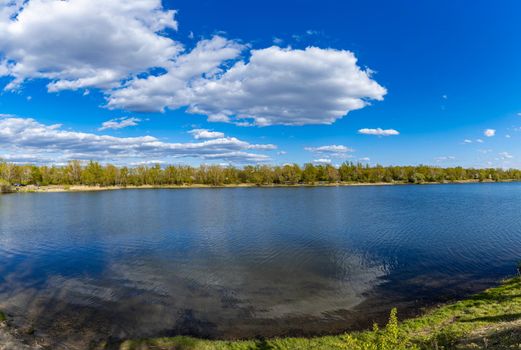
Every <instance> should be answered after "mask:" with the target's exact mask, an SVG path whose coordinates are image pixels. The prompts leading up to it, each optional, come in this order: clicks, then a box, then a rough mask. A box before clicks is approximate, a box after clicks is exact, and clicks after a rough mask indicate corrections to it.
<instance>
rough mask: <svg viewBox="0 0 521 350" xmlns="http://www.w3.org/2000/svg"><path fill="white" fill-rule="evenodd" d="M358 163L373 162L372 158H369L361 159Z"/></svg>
mask: <svg viewBox="0 0 521 350" xmlns="http://www.w3.org/2000/svg"><path fill="white" fill-rule="evenodd" d="M358 161H359V162H364V163H367V162H369V161H371V158H369V157H362V158H359V159H358Z"/></svg>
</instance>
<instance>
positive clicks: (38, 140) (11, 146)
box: [0, 117, 277, 164]
mask: <svg viewBox="0 0 521 350" xmlns="http://www.w3.org/2000/svg"><path fill="white" fill-rule="evenodd" d="M0 145H1V146H0V153H4V154H7V155H9V157H11V158H16V157H18V158H20V157H21V156H22V155H24V154H25V155H27V154H30V155H32V156H33V157H34V158H33V159H36V158H37V159H39V160H40V161H39V162H40V163H58V162H64V161H67V160H70V159H80V160H83V159H85V160H88V159H93V160H99V161H103V162H114V163H121V164H130V163H133V162H140V161H146V160H149V159H159V160H163V161H172V160H175V159H179V158H197V159H200V160H221V161H231V162H237V163H256V162H263V161H268V160H270V159H271V158H270V157H269V156H267V155H265V154H258V153H251V151H254V150H257V151H266V150H274V149H276V148H277V147H276V146H275V145H272V144H251V143H248V142H246V141H242V140H239V139H237V138H235V137H222V138H217V139H211V140H205V141H201V142H187V143H171V142H164V141H160V140H159V139H158V138H156V137H153V136H140V137H114V136H108V135H97V134H92V133H84V132H77V131H67V130H63V129H62V126H61V125H59V124H56V125H45V124H42V123H40V122H38V121H36V120H34V119H31V118H13V117H10V118H2V119H0Z"/></svg>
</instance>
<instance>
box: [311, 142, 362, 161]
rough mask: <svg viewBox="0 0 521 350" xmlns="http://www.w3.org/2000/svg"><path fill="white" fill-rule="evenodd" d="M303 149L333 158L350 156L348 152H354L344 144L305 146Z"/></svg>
mask: <svg viewBox="0 0 521 350" xmlns="http://www.w3.org/2000/svg"><path fill="white" fill-rule="evenodd" d="M304 150H306V151H308V152H312V153H314V154H317V155H322V156H325V157H328V158H329V157H334V158H344V159H345V158H351V155H350V154H349V153H350V152H354V150H353V149H352V148H349V147H346V146H344V145H327V146H320V147H305V148H304Z"/></svg>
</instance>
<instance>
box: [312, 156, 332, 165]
mask: <svg viewBox="0 0 521 350" xmlns="http://www.w3.org/2000/svg"><path fill="white" fill-rule="evenodd" d="M313 163H315V164H318V165H329V164H331V163H332V160H331V159H329V158H320V159H315V160H313Z"/></svg>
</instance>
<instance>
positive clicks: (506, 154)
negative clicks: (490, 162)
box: [498, 152, 514, 160]
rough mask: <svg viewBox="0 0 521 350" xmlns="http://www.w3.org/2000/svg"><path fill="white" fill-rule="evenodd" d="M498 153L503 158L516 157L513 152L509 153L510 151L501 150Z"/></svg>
mask: <svg viewBox="0 0 521 350" xmlns="http://www.w3.org/2000/svg"><path fill="white" fill-rule="evenodd" d="M498 155H499V156H500V157H501V159H503V160H505V159H512V158H514V156H513V155H511V154H510V153H508V152H500V153H498Z"/></svg>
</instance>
